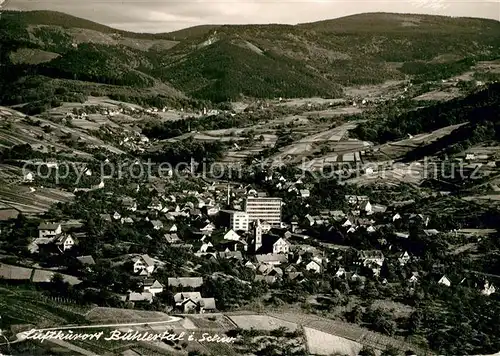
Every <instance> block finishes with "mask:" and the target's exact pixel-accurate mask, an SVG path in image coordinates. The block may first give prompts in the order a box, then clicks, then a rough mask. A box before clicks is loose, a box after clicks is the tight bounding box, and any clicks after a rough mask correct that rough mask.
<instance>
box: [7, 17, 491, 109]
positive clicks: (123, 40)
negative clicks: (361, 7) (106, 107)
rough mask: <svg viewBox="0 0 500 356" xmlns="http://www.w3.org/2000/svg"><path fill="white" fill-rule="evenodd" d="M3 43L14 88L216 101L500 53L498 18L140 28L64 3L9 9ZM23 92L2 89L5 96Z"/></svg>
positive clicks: (454, 64)
mask: <svg viewBox="0 0 500 356" xmlns="http://www.w3.org/2000/svg"><path fill="white" fill-rule="evenodd" d="M0 46H1V47H0V50H1V52H3V53H0V57H1V63H2V65H3V66H2V68H3V70H4V78H3V83H2V85H3V87H4V91H7V92H12V85H14V86H15V88H16V91H19V89H22V88H23V85H24V84H22V83H24V82H25V81H26V79H27V78H32V77H37V76H43V77H44V78H47V77H48V78H51V79H47V80H48V81H54V80H57V79H62V80H64V81H71V83H72V85H73V86H74V87H80V88H81V87H82V86H85V87H88V86H89V85H90V84H91V85H90V86H91V87H92V90H97V91H98V92H99V93H101V94H106V95H107V94H110V93H111V94H113V93H115V94H116V93H117V92H120V93H121V94H120V95H125V94H127V93H128V92H130V91H131V90H132V88H137V89H141V90H144V89H146V88H147V89H148V90H149V91H150V94H151V95H154V94H155V93H156V94H157V95H160V96H163V97H165V98H171V97H172V96H173V97H176V98H182V97H185V96H187V97H192V98H194V99H196V100H211V101H215V102H220V101H227V100H238V99H240V98H241V97H257V98H268V97H285V98H286V97H310V96H323V97H335V96H340V95H341V93H342V86H345V85H353V84H354V85H355V84H376V83H382V82H384V81H386V80H390V79H403V78H405V77H407V76H413V75H415V74H425V73H426V71H429V73H430V74H428V75H426V76H424V77H425V78H432V77H433V76H435V75H436V73H437V74H439V71H440V67H439V68H438V69H436V68H435V67H433V65H434V64H433V63H435V62H436V61H438V59H439V61H441V62H442V58H452V59H448V60H447V62H446V63H445V64H446V68H457V70H462V69H463V68H466V66H465V65H464V63H472V62H471V61H474V60H483V59H494V58H500V22H498V21H494V20H485V19H474V18H451V17H443V16H430V15H414V14H390V13H367V14H360V15H353V16H347V17H343V18H339V19H334V20H326V21H319V22H314V23H306V24H299V25H279V24H270V25H206V26H195V27H191V28H187V29H182V30H179V31H174V32H171V33H159V34H146V33H142V34H139V33H132V32H127V31H122V30H116V29H113V28H110V27H108V26H105V25H101V24H97V23H95V22H92V21H89V20H84V19H80V18H77V17H74V16H70V15H66V14H63V13H58V12H51V11H31V12H12V11H7V12H4V13H3V14H2V18H1V19H0ZM465 59H467V61H464V60H465ZM461 60H462V61H461ZM469 60H470V61H469ZM460 61H461V62H460ZM7 68H8V70H7ZM422 71H423V72H425V73H421V72H422ZM0 74H1V73H0ZM75 81H78V82H82V81H83V82H85V83H90V84H89V85H87V84H85V85H83V84H81V83H80V84H77V82H75ZM9 89H10V90H9ZM82 90H83V89H82ZM86 91H88V89H86ZM134 91H135V94H134V95H135V96H137V95H139V96H141V95H143V94H139V93H138V92H137V90H135V89H134ZM123 93H125V94H123ZM22 100H26V98H22V97H21V98H19V97H18V96H17V97H13V95H12V94H4V95H3V96H2V97H1V98H0V103H3V104H12V103H20V101H21V102H22Z"/></svg>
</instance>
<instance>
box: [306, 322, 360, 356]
mask: <svg viewBox="0 0 500 356" xmlns="http://www.w3.org/2000/svg"><path fill="white" fill-rule="evenodd" d="M304 333H305V336H306V340H307V347H308V349H309V352H310V353H311V354H313V355H333V354H335V355H339V354H340V355H349V356H357V355H358V354H359V352H360V351H361V349H362V348H363V345H361V344H360V343H359V342H355V341H351V340H348V339H345V338H342V337H339V336H335V335H332V334H328V333H325V332H322V331H319V330H315V329H311V328H307V327H306V328H304Z"/></svg>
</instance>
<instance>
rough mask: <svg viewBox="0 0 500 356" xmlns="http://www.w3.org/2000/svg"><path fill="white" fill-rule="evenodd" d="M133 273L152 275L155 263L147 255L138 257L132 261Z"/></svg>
mask: <svg viewBox="0 0 500 356" xmlns="http://www.w3.org/2000/svg"><path fill="white" fill-rule="evenodd" d="M132 262H133V263H134V265H133V266H134V273H141V272H146V273H147V274H151V273H153V271H154V269H155V263H154V261H153V259H152V258H151V257H149V256H148V255H140V256H138V257H136V258H134V259H133V261H132Z"/></svg>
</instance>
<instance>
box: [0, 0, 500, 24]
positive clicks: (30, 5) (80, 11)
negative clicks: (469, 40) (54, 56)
mask: <svg viewBox="0 0 500 356" xmlns="http://www.w3.org/2000/svg"><path fill="white" fill-rule="evenodd" d="M2 2H4V3H3V4H2V5H3V8H4V9H13V10H55V11H61V12H65V13H68V14H71V15H74V16H78V17H82V18H86V19H89V20H92V21H95V22H98V23H101V24H104V25H108V26H111V27H114V28H118V29H123V30H128V31H134V32H169V31H174V30H178V29H181V28H186V27H190V26H196V25H205V24H256V23H259V24H264V23H283V24H296V23H304V22H313V21H319V20H325V19H333V18H337V17H342V16H347V15H353V14H358V13H363V12H399V13H423V14H433V15H447V16H467V17H482V18H490V19H495V20H499V21H500V0H496V1H492V0H184V1H182V0H149V1H148V0H123V1H122V0H83V1H82V0H0V3H2Z"/></svg>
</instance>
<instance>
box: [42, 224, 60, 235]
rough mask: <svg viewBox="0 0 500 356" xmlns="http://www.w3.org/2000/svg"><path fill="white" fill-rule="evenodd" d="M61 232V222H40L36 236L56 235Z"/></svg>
mask: <svg viewBox="0 0 500 356" xmlns="http://www.w3.org/2000/svg"><path fill="white" fill-rule="evenodd" d="M61 233H62V228H61V224H56V223H41V224H40V225H38V237H48V236H49V237H50V236H52V237H53V236H57V235H60V234H61Z"/></svg>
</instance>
